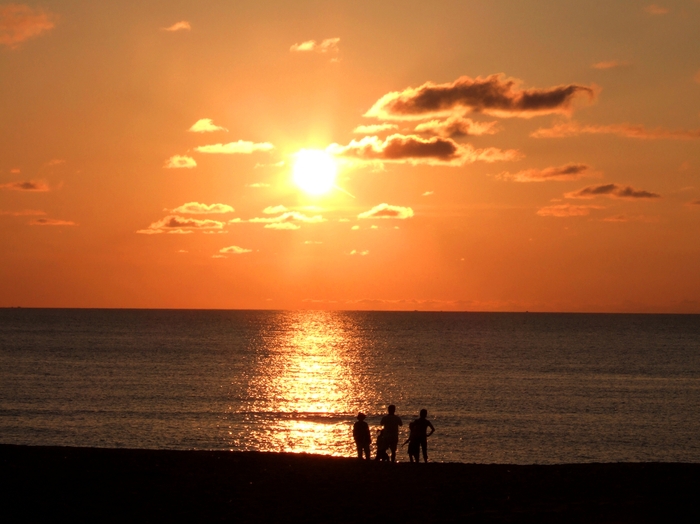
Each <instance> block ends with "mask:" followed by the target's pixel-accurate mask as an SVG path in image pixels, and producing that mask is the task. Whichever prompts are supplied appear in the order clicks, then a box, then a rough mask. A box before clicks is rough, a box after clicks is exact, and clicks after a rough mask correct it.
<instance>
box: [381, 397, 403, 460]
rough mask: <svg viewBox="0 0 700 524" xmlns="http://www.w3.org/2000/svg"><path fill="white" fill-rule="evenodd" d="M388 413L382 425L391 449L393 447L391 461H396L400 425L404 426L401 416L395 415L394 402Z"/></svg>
mask: <svg viewBox="0 0 700 524" xmlns="http://www.w3.org/2000/svg"><path fill="white" fill-rule="evenodd" d="M387 411H388V412H389V414H388V415H384V417H383V418H382V421H381V425H382V427H383V428H384V436H385V437H386V440H387V444H388V446H389V449H391V461H392V462H396V447H397V446H398V445H399V426H403V422H402V421H401V417H399V416H398V415H395V414H394V412H395V411H396V406H394V405H393V404H392V405H390V406H389V407H388V408H387Z"/></svg>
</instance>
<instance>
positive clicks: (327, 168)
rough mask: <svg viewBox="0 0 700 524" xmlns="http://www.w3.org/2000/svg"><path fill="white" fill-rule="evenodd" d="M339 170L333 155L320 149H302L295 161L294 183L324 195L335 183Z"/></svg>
mask: <svg viewBox="0 0 700 524" xmlns="http://www.w3.org/2000/svg"><path fill="white" fill-rule="evenodd" d="M337 172H338V168H337V166H336V163H335V160H334V158H333V156H331V155H330V154H328V153H326V152H325V151H321V150H318V149H302V150H301V151H299V152H298V153H297V154H296V160H295V161H294V169H293V173H294V183H295V184H296V185H298V186H299V187H300V188H301V189H303V190H304V191H306V192H307V193H311V194H312V195H322V194H323V193H327V192H328V191H330V190H331V189H332V188H333V187H334V185H335V176H336V174H337Z"/></svg>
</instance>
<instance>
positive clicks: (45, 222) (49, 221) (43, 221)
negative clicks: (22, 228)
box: [29, 218, 78, 226]
mask: <svg viewBox="0 0 700 524" xmlns="http://www.w3.org/2000/svg"><path fill="white" fill-rule="evenodd" d="M29 225H30V226H77V225H78V224H76V223H75V222H73V221H72V220H58V219H55V218H37V219H36V220H32V221H31V222H29Z"/></svg>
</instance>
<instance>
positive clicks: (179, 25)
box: [162, 20, 192, 31]
mask: <svg viewBox="0 0 700 524" xmlns="http://www.w3.org/2000/svg"><path fill="white" fill-rule="evenodd" d="M162 29H163V31H189V30H190V29H192V26H191V25H190V23H189V22H188V21H187V20H182V21H181V22H175V23H174V24H173V25H171V26H170V27H163V28H162Z"/></svg>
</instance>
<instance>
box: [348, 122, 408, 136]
mask: <svg viewBox="0 0 700 524" xmlns="http://www.w3.org/2000/svg"><path fill="white" fill-rule="evenodd" d="M398 128H399V126H397V125H396V124H388V123H387V124H370V125H368V126H357V127H356V128H355V129H353V130H352V132H353V133H356V134H358V135H374V134H376V133H384V132H385V131H394V130H396V129H398Z"/></svg>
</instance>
